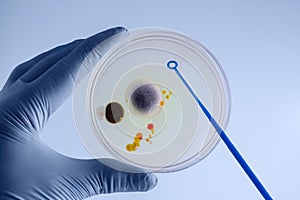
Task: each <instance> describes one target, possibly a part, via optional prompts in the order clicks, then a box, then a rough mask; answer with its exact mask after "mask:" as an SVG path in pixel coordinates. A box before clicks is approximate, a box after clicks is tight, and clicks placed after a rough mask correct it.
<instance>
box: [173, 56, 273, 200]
mask: <svg viewBox="0 0 300 200" xmlns="http://www.w3.org/2000/svg"><path fill="white" fill-rule="evenodd" d="M167 67H168V68H169V69H171V70H174V71H175V72H176V74H177V75H178V77H179V78H180V80H181V81H182V82H183V84H184V85H185V86H186V88H187V89H188V90H189V92H190V93H191V95H192V96H193V98H194V99H195V100H196V102H197V103H198V105H199V107H200V108H201V110H202V111H203V113H204V114H205V116H206V117H207V119H208V120H209V122H210V123H211V125H212V126H213V127H214V128H215V130H216V131H217V133H218V134H219V136H220V137H221V139H222V140H223V142H224V143H225V145H226V146H227V148H228V149H229V151H230V152H231V153H232V155H233V156H234V157H235V159H236V160H237V162H238V163H239V164H240V166H241V167H242V168H243V170H244V171H245V173H246V174H247V175H248V177H249V178H250V179H251V181H252V183H253V184H254V185H255V187H256V188H257V189H258V191H259V192H260V194H261V195H262V196H263V197H264V198H265V199H268V200H269V199H272V197H271V195H270V194H269V193H268V191H267V190H266V189H265V187H264V186H263V185H262V183H261V182H260V181H259V179H258V178H257V176H256V175H255V174H254V172H253V171H252V170H251V168H250V166H249V165H248V164H247V162H246V160H245V159H244V158H243V157H242V155H241V154H240V153H239V151H238V150H237V149H236V148H235V146H234V145H233V144H232V142H231V141H230V139H229V138H228V137H227V135H226V133H225V131H224V130H223V129H222V128H221V127H220V125H219V124H218V123H217V122H216V120H215V119H214V118H213V116H212V115H211V114H210V113H209V111H208V110H207V108H206V107H205V106H204V104H203V103H202V102H201V101H200V99H199V98H198V96H197V95H196V94H195V92H194V91H193V89H192V88H191V86H190V85H189V84H188V82H187V81H186V80H185V79H184V77H183V76H182V74H181V73H180V71H179V70H178V62H177V61H175V60H170V61H169V62H168V63H167Z"/></svg>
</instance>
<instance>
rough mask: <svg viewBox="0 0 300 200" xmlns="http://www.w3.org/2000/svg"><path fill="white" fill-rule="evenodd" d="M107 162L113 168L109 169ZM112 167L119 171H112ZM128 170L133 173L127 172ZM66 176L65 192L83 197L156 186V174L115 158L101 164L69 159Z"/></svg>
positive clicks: (147, 188) (148, 188) (142, 190)
mask: <svg viewBox="0 0 300 200" xmlns="http://www.w3.org/2000/svg"><path fill="white" fill-rule="evenodd" d="M103 163H105V164H103ZM107 163H109V164H110V166H107V165H106V164H107ZM111 165H114V166H116V167H117V168H118V169H115V168H112V167H111ZM123 169H124V170H125V171H123ZM128 170H129V171H130V170H131V172H127V171H128ZM133 171H135V172H133ZM66 173H67V176H66V177H65V182H66V184H64V185H67V188H66V190H71V191H70V193H72V194H77V195H80V198H87V197H90V196H93V195H97V194H106V193H115V192H145V191H149V190H151V189H153V188H154V187H155V186H156V184H157V177H156V176H155V175H154V174H153V173H149V172H146V171H144V170H142V169H137V168H135V167H132V166H129V165H126V164H124V163H121V162H119V161H116V160H112V159H100V161H99V160H97V159H94V160H80V159H73V158H70V161H69V162H68V169H67V171H66ZM68 185H70V187H68ZM74 186H75V187H74Z"/></svg>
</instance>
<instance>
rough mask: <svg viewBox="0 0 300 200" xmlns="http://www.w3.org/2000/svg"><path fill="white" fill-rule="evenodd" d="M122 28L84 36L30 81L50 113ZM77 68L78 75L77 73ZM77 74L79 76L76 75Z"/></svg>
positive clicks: (62, 100)
mask: <svg viewBox="0 0 300 200" xmlns="http://www.w3.org/2000/svg"><path fill="white" fill-rule="evenodd" d="M125 30H126V29H124V28H120V27H118V28H113V29H109V30H107V31H104V32H101V33H98V34H96V35H94V36H91V37H89V38H87V39H85V40H84V41H83V42H82V43H81V44H80V45H79V46H78V47H77V48H76V49H74V50H73V51H72V52H70V53H69V54H68V55H67V56H66V57H64V58H63V59H61V60H60V61H59V62H57V63H56V64H54V65H53V66H52V67H51V68H50V69H49V70H47V72H45V73H44V74H43V75H41V76H40V77H38V78H37V79H36V80H35V81H33V82H32V85H31V87H32V88H33V89H35V90H36V88H39V90H40V91H42V93H43V95H44V97H45V99H46V100H47V101H48V104H49V105H50V106H49V108H50V109H51V110H49V113H50V114H51V113H53V112H54V111H55V110H56V109H57V108H58V107H59V106H60V105H61V104H62V103H63V102H64V101H65V100H66V99H67V98H68V97H69V96H70V95H71V93H72V92H73V89H74V86H75V85H76V83H78V82H79V81H80V80H81V79H82V78H83V77H84V76H85V75H86V74H87V73H88V72H89V71H90V70H91V68H92V67H94V66H95V64H96V62H98V61H99V59H100V58H101V56H102V54H103V53H104V52H106V51H107V50H108V49H109V48H111V47H112V45H114V44H115V43H116V42H117V41H119V40H120V39H121V38H123V37H124V36H125V35H127V34H125V35H123V34H119V33H121V32H124V31H125ZM78 72H79V74H80V75H79V76H77V74H78ZM78 77H80V78H78Z"/></svg>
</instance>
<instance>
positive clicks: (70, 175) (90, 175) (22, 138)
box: [0, 28, 157, 200]
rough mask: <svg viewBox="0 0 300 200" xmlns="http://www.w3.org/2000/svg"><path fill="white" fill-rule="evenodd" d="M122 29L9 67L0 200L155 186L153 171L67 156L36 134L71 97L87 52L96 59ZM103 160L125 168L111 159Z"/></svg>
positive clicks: (0, 110)
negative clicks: (98, 46)
mask: <svg viewBox="0 0 300 200" xmlns="http://www.w3.org/2000/svg"><path fill="white" fill-rule="evenodd" d="M124 31H126V30H125V29H124V28H113V29H110V30H107V31H104V32H101V33H98V34H96V35H94V36H92V37H89V38H87V39H82V40H76V41H74V42H72V43H70V44H66V45H63V46H59V47H56V48H54V49H52V50H50V51H48V52H45V53H42V54H40V55H38V56H36V57H35V58H33V59H31V60H29V61H27V62H25V63H23V64H21V65H19V66H18V67H16V68H15V69H14V71H13V72H12V74H11V75H10V77H9V78H8V80H7V82H6V84H5V86H4V88H3V89H2V91H1V92H0V199H1V200H3V199H83V198H87V197H90V196H92V195H96V194H104V193H112V192H133V191H147V190H150V189H152V188H153V187H154V186H155V185H156V183H157V178H156V176H155V175H154V174H151V173H147V172H140V173H126V172H123V171H119V170H116V169H113V168H110V167H108V166H106V165H104V164H102V162H99V160H96V159H95V160H80V159H74V158H70V157H66V156H64V155H61V154H59V153H57V152H55V151H54V150H52V149H51V148H49V147H48V146H47V145H45V144H44V143H43V142H42V140H41V136H40V131H41V130H42V128H43V126H45V124H46V122H47V120H48V119H49V117H50V116H51V114H52V113H53V112H54V111H55V110H56V109H57V108H59V106H61V105H62V103H63V102H64V101H65V100H66V99H67V98H68V97H69V96H70V95H71V93H72V91H73V89H74V86H75V80H76V79H77V77H76V76H77V73H78V70H79V68H80V67H87V68H88V67H89V66H87V64H85V65H83V61H86V59H85V58H86V56H87V55H88V54H89V55H91V54H92V56H94V61H93V62H94V63H95V62H96V61H95V60H97V58H98V59H99V58H100V57H101V48H102V49H105V48H108V47H107V46H105V45H102V46H101V45H100V49H99V48H98V50H97V51H94V48H95V47H96V46H97V45H99V44H100V43H101V42H103V41H104V40H106V39H107V38H109V39H110V38H112V36H115V35H116V34H118V33H121V32H124ZM109 39H108V40H106V42H107V41H109ZM112 42H113V41H111V42H107V43H105V44H107V45H109V44H110V43H112ZM92 50H93V51H92ZM99 52H100V53H99ZM102 53H103V52H102ZM93 62H87V63H88V64H90V65H93V64H94V63H93ZM103 161H104V160H103ZM105 162H111V163H114V164H115V165H118V167H119V168H128V167H130V166H127V165H124V164H122V163H118V162H117V161H115V160H105Z"/></svg>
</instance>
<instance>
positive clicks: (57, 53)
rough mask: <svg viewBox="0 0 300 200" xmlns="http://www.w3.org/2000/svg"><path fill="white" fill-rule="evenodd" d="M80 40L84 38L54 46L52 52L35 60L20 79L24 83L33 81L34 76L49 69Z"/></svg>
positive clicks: (38, 75)
mask: <svg viewBox="0 0 300 200" xmlns="http://www.w3.org/2000/svg"><path fill="white" fill-rule="evenodd" d="M82 41H84V40H82V39H81V40H75V41H73V42H71V43H69V44H67V45H64V46H61V47H60V48H55V49H56V50H54V51H52V53H49V54H48V55H47V56H44V57H43V59H40V60H39V61H38V62H36V63H35V64H34V65H33V66H32V67H31V68H30V69H29V70H28V71H26V72H25V73H24V74H23V75H22V76H21V77H20V79H21V80H22V81H23V82H25V83H30V82H32V81H34V80H35V79H36V78H38V77H40V76H41V75H42V74H43V73H45V72H46V71H47V70H48V69H50V68H51V66H53V65H54V64H55V63H57V62H59V61H60V60H61V59H62V58H64V57H65V56H67V55H68V54H69V53H70V52H71V51H73V50H74V49H75V48H76V47H77V46H78V45H80V43H81V42H82ZM32 64H33V63H32Z"/></svg>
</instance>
